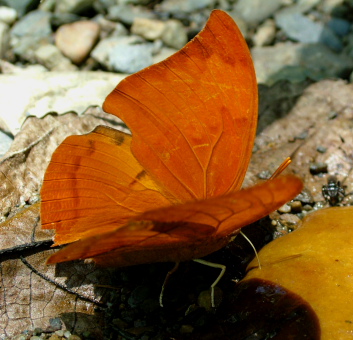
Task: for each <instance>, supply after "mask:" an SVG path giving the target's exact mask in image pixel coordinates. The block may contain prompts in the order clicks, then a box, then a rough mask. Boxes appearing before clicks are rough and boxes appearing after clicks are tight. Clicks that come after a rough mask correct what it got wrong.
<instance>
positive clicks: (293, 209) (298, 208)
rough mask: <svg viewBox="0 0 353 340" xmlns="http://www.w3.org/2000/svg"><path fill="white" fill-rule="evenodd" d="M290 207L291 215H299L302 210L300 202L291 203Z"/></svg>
mask: <svg viewBox="0 0 353 340" xmlns="http://www.w3.org/2000/svg"><path fill="white" fill-rule="evenodd" d="M290 207H291V212H292V213H293V214H297V213H300V212H301V211H302V210H303V206H302V202H300V201H294V202H291V203H290Z"/></svg>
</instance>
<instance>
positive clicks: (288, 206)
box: [278, 204, 291, 213]
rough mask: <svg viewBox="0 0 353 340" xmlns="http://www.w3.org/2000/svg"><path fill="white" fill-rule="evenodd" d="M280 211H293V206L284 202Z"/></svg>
mask: <svg viewBox="0 0 353 340" xmlns="http://www.w3.org/2000/svg"><path fill="white" fill-rule="evenodd" d="M278 211H279V212H281V213H289V212H290V211H291V207H290V205H288V204H284V205H282V206H281V207H280V208H279V209H278Z"/></svg>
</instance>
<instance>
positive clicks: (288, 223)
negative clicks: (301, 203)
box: [279, 214, 300, 231]
mask: <svg viewBox="0 0 353 340" xmlns="http://www.w3.org/2000/svg"><path fill="white" fill-rule="evenodd" d="M279 222H280V223H281V224H282V225H283V226H285V227H286V228H288V230H289V231H292V230H295V229H297V227H298V225H299V223H300V218H299V217H298V216H297V215H293V214H283V215H281V217H280V218H279Z"/></svg>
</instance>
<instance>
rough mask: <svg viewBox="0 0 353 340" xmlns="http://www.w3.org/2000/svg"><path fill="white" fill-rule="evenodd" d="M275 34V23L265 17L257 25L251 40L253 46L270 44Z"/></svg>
mask: <svg viewBox="0 0 353 340" xmlns="http://www.w3.org/2000/svg"><path fill="white" fill-rule="evenodd" d="M275 36H276V24H275V22H274V20H273V19H267V20H266V21H265V22H264V23H263V24H262V25H261V26H259V27H258V29H257V31H256V33H255V34H254V36H253V38H252V40H253V42H254V45H255V46H265V45H269V44H271V42H272V41H273V39H274V38H275Z"/></svg>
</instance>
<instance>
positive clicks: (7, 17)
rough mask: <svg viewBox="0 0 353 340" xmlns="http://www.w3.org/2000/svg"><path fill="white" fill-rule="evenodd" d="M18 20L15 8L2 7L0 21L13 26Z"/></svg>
mask: <svg viewBox="0 0 353 340" xmlns="http://www.w3.org/2000/svg"><path fill="white" fill-rule="evenodd" d="M16 18H17V12H16V10H14V9H13V8H10V7H6V6H0V21H2V22H4V23H5V24H8V25H11V24H13V23H14V22H15V20H16Z"/></svg>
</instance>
